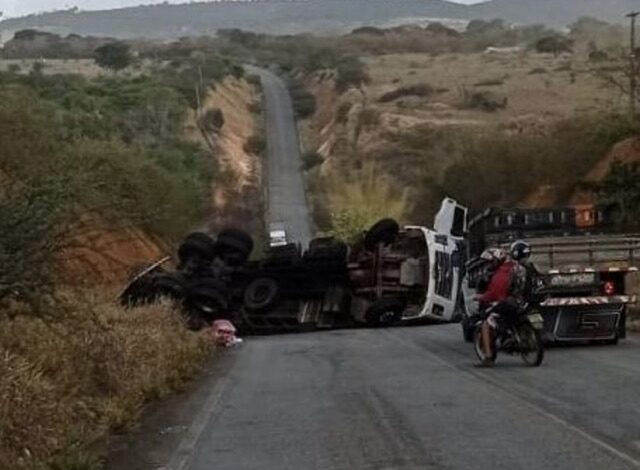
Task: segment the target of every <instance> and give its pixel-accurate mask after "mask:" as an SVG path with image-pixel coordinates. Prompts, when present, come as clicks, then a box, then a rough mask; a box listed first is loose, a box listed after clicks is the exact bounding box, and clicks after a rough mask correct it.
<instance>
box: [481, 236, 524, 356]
mask: <svg viewBox="0 0 640 470" xmlns="http://www.w3.org/2000/svg"><path fill="white" fill-rule="evenodd" d="M514 245H515V244H514ZM512 248H517V249H518V250H516V251H514V250H510V252H509V254H506V253H504V252H500V254H499V256H498V257H497V262H498V263H499V265H498V267H497V269H496V270H495V272H494V273H493V275H492V276H491V280H490V281H489V286H488V288H487V290H486V291H485V292H484V293H483V294H481V295H480V296H479V297H478V301H479V303H480V309H481V310H482V311H486V310H487V309H488V308H489V307H490V306H492V310H491V315H490V316H489V317H488V318H487V319H486V320H485V321H484V322H483V323H482V327H481V339H482V347H483V350H484V354H485V359H484V361H483V362H482V365H483V366H491V365H493V360H492V359H491V357H492V348H493V345H492V341H491V329H492V328H494V329H495V328H497V326H498V325H497V319H498V318H500V319H501V320H503V321H505V322H511V321H514V320H515V318H516V317H517V315H518V314H519V311H520V305H521V303H522V299H523V296H524V290H525V284H526V278H527V273H526V270H525V268H524V267H523V266H522V265H521V264H520V263H519V262H518V260H517V259H515V257H518V258H520V259H524V258H525V256H523V254H524V253H526V251H527V250H526V249H524V248H523V247H522V246H521V245H517V246H512ZM521 248H523V249H522V250H520V249H521ZM525 248H526V247H525ZM528 251H529V253H530V252H531V249H530V247H529V250H528ZM514 255H515V256H514Z"/></svg>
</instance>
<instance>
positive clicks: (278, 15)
mask: <svg viewBox="0 0 640 470" xmlns="http://www.w3.org/2000/svg"><path fill="white" fill-rule="evenodd" d="M465 12H466V7H464V6H462V5H457V4H454V3H450V2H447V1H444V0H400V1H394V2H388V1H386V0H349V1H344V0H312V1H308V2H278V1H265V2H216V3H191V4H184V5H168V4H162V5H152V6H140V7H135V8H123V9H119V10H112V11H95V12H74V11H64V12H56V13H49V14H43V15H31V16H28V17H24V18H17V19H9V20H6V21H3V22H1V23H0V30H5V31H7V30H9V31H17V30H20V29H25V28H37V29H41V30H46V31H51V32H56V33H61V34H68V33H76V34H81V35H94V36H105V35H106V36H117V37H125V38H130V37H148V38H164V37H181V36H189V35H198V34H207V33H209V34H210V33H212V32H213V31H215V30H217V29H223V28H241V29H247V30H252V31H260V32H267V33H273V34H289V33H302V32H310V31H313V32H329V31H334V32H335V31H346V30H350V29H353V28H356V27H358V26H362V25H385V24H386V23H387V22H388V21H393V20H394V19H398V18H409V20H408V21H407V22H411V19H413V18H419V17H439V18H443V17H445V18H449V17H450V18H463V17H465Z"/></svg>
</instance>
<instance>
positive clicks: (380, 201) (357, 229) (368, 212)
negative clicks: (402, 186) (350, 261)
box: [327, 164, 409, 242]
mask: <svg viewBox="0 0 640 470" xmlns="http://www.w3.org/2000/svg"><path fill="white" fill-rule="evenodd" d="M327 195H328V198H327V203H328V209H329V212H330V214H331V225H332V232H333V234H334V235H335V236H336V237H337V238H340V239H342V240H345V241H349V242H354V241H356V240H357V239H358V237H359V236H360V235H361V234H362V233H363V232H364V231H365V230H366V229H367V228H369V226H370V225H372V224H374V223H375V222H377V221H378V220H380V219H383V218H387V217H390V218H393V219H396V220H402V219H404V218H405V217H406V215H407V212H408V209H409V202H408V197H407V192H406V191H402V190H398V188H396V187H395V186H394V185H393V184H392V183H391V181H390V180H389V179H388V178H387V177H385V175H384V174H381V172H379V171H378V170H377V168H376V166H375V165H373V164H370V165H367V166H366V167H365V168H363V170H362V172H359V173H352V174H351V175H349V176H343V177H338V178H333V179H331V180H330V181H329V182H328V183H327Z"/></svg>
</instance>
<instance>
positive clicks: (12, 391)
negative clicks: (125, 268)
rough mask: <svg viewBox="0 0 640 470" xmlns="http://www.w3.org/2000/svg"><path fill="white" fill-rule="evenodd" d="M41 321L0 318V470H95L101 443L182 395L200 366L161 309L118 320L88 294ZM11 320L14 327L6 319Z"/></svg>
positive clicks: (199, 354)
mask: <svg viewBox="0 0 640 470" xmlns="http://www.w3.org/2000/svg"><path fill="white" fill-rule="evenodd" d="M51 308H52V310H51V311H50V312H48V313H49V314H48V315H47V316H45V317H42V318H34V317H33V316H29V315H23V312H21V311H20V309H19V307H18V306H14V307H13V308H12V310H11V311H10V312H3V317H2V318H0V321H1V322H2V328H1V329H0V468H3V469H5V468H6V469H16V470H21V469H33V468H35V469H56V470H57V469H59V470H70V469H93V468H99V463H100V458H99V455H100V448H101V443H102V442H103V439H104V438H105V436H107V434H108V433H111V432H122V431H125V430H126V429H128V428H129V427H130V426H131V425H132V424H133V423H134V422H135V420H136V419H137V418H138V416H139V414H140V411H141V409H142V406H143V405H144V404H145V402H147V401H149V400H152V399H156V398H160V397H164V396H166V395H168V394H170V393H172V392H174V391H177V390H180V389H181V388H182V387H183V386H184V385H185V383H186V382H187V381H188V380H189V379H190V378H191V377H193V376H194V374H195V373H197V371H198V370H199V368H200V367H201V365H202V364H203V361H204V359H205V358H206V357H207V356H208V354H209V352H210V349H209V342H208V341H207V339H206V336H205V335H203V334H194V333H191V332H188V331H187V330H186V329H185V328H184V326H183V325H182V322H181V319H180V317H179V316H178V314H177V312H176V311H175V310H174V308H173V307H172V306H171V305H169V304H161V305H155V306H152V307H144V308H137V309H135V310H133V311H125V310H124V309H122V308H120V307H118V306H116V305H115V304H114V302H113V299H110V298H108V297H107V296H106V295H104V294H96V293H93V292H89V293H84V294H82V295H79V294H73V295H70V294H69V295H66V296H65V299H64V300H63V301H62V302H61V303H58V304H56V306H55V307H51ZM8 313H11V315H12V316H13V315H16V316H15V317H13V318H10V317H9V316H8Z"/></svg>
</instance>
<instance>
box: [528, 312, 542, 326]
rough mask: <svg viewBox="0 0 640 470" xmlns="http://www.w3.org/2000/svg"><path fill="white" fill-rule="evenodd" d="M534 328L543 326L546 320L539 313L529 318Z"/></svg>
mask: <svg viewBox="0 0 640 470" xmlns="http://www.w3.org/2000/svg"><path fill="white" fill-rule="evenodd" d="M527 318H528V319H529V322H531V324H532V325H533V326H538V325H543V324H544V318H542V315H540V314H539V313H532V314H530V315H528V317H527Z"/></svg>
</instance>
